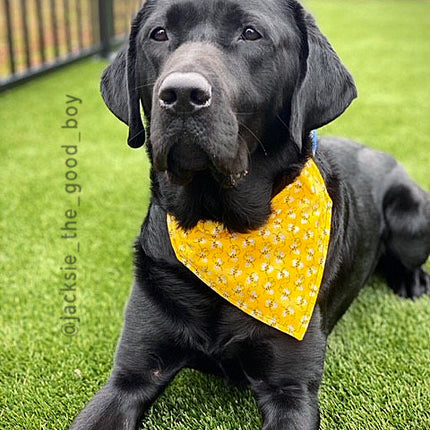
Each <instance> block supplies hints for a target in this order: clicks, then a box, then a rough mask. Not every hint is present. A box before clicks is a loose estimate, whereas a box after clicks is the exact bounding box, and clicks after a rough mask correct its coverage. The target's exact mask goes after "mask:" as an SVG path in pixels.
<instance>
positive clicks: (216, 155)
mask: <svg viewBox="0 0 430 430" xmlns="http://www.w3.org/2000/svg"><path fill="white" fill-rule="evenodd" d="M102 92H103V97H104V100H105V102H106V104H107V105H108V107H109V108H110V109H111V110H112V111H113V113H114V114H115V115H116V116H117V117H118V118H120V119H121V120H122V121H124V122H126V123H127V124H128V125H129V128H130V137H129V144H130V146H132V147H139V146H141V145H143V143H144V141H145V130H144V128H143V125H142V122H141V113H140V103H141V104H142V106H143V111H144V112H145V115H146V120H147V129H146V133H147V150H148V153H149V156H150V159H151V162H152V165H153V169H152V173H151V180H152V198H151V204H150V207H149V211H148V215H147V217H146V219H145V221H144V223H143V226H142V232H141V235H140V237H139V238H138V240H137V241H136V259H135V265H136V272H135V284H134V287H133V291H132V294H131V297H130V301H129V303H128V307H127V311H126V316H125V325H124V329H123V333H122V336H121V340H120V342H119V346H118V350H117V353H116V360H115V367H114V369H113V372H112V376H111V378H110V379H109V381H108V383H107V384H106V385H105V386H104V387H103V388H102V389H101V391H100V392H99V393H98V394H97V395H96V396H95V397H94V398H93V399H92V400H91V402H90V403H89V404H88V405H87V407H86V408H85V409H84V410H83V411H82V412H81V413H80V415H79V416H78V417H77V418H76V420H75V422H74V424H73V425H72V429H74V430H78V429H79V430H84V429H85V430H89V429H93V430H95V429H98V430H109V429H112V430H113V429H124V430H125V429H128V430H130V429H136V428H138V426H139V423H140V421H141V420H142V419H143V416H144V414H145V412H146V411H147V410H148V408H149V407H150V405H151V404H152V403H153V402H154V400H155V399H156V398H157V396H158V395H159V394H160V393H161V392H162V391H163V389H164V388H165V387H166V385H167V384H168V383H169V382H170V381H172V379H173V378H174V377H175V375H176V374H177V373H178V372H179V371H180V370H181V369H182V368H184V367H191V368H196V369H200V370H203V371H207V372H211V373H214V374H217V375H221V376H224V377H227V378H228V379H229V380H233V381H245V382H248V383H249V384H250V385H251V388H252V389H253V391H254V392H255V395H256V398H257V400H258V403H259V406H260V408H261V411H262V415H263V421H264V425H263V428H264V429H266V430H269V429H273V430H274V429H318V427H319V420H320V419H319V409H318V387H319V385H320V381H321V377H322V373H323V365H324V354H325V346H326V339H327V336H328V334H329V333H330V331H331V329H332V328H333V326H334V325H335V323H336V321H337V320H338V319H339V317H340V316H341V315H342V314H343V313H344V312H345V310H346V309H347V308H348V306H349V305H350V303H351V302H352V300H353V299H354V297H356V295H357V293H358V291H359V290H360V288H361V287H362V286H363V285H364V284H365V283H366V281H367V280H368V279H369V277H370V276H371V275H372V273H374V271H375V270H376V269H377V268H378V267H379V268H380V269H381V271H382V273H383V274H384V275H385V276H386V279H387V282H388V283H389V285H390V286H391V288H392V289H393V290H394V291H395V292H396V293H398V294H399V295H401V296H406V297H412V298H417V297H419V296H421V295H422V294H425V293H428V292H429V289H430V277H429V275H428V274H426V273H425V272H424V271H423V269H422V266H423V264H424V263H425V261H426V259H427V257H428V255H429V252H430V196H429V194H428V193H426V192H424V191H423V190H422V189H420V188H419V187H418V186H417V185H416V184H414V183H413V182H412V181H411V180H410V179H409V178H408V176H407V175H406V173H405V172H404V170H403V169H402V168H401V167H400V166H399V165H398V164H397V163H396V161H395V160H393V159H392V158H391V157H389V156H388V155H384V154H381V153H379V152H375V151H372V150H370V149H367V148H365V147H362V146H360V145H358V144H356V143H353V142H350V141H347V140H342V139H321V140H320V142H319V143H320V145H319V149H318V150H317V151H316V152H315V153H313V151H312V139H311V134H310V133H311V131H312V130H314V129H316V128H318V127H321V126H322V125H324V124H326V123H328V122H330V121H332V120H333V119H335V118H336V117H338V116H339V115H340V114H341V113H342V112H343V111H344V110H345V109H346V108H347V107H348V105H349V104H350V103H351V101H352V100H353V99H354V97H355V96H356V89H355V86H354V83H353V80H352V78H351V76H350V75H349V73H348V72H347V70H346V69H345V68H344V66H343V65H342V64H341V62H340V60H339V58H338V57H337V56H336V54H335V52H334V51H333V49H332V48H331V46H330V45H329V43H328V42H327V40H326V39H325V38H324V36H323V35H322V34H321V33H320V31H319V29H318V28H317V26H316V24H315V23H314V21H313V19H312V17H311V16H310V15H309V14H308V13H307V12H306V11H305V10H304V9H303V8H302V7H301V5H300V4H299V3H298V2H296V1H295V0H266V1H260V0H258V1H257V0H246V1H244V0H148V1H147V2H146V4H145V5H144V6H143V8H142V9H141V11H140V12H139V14H138V15H137V17H136V18H135V20H134V21H133V26H132V30H131V35H130V39H129V44H128V46H127V47H126V48H125V49H123V50H122V51H121V52H120V53H119V54H118V56H117V58H116V59H115V61H114V62H113V64H112V65H110V66H109V67H108V68H107V70H106V72H105V73H104V75H103V79H102ZM309 159H313V160H314V161H315V163H316V165H317V166H318V169H319V171H320V173H321V175H322V177H323V178H324V182H325V185H326V189H327V191H328V193H329V195H330V197H331V200H332V202H333V209H332V212H331V230H330V243H329V248H328V253H327V258H326V261H325V268H324V276H323V279H322V282H321V285H320V288H319V292H318V296H317V299H316V305H315V308H314V310H313V314H312V318H311V319H310V323H309V325H308V327H307V330H306V334H305V335H304V338H303V339H302V340H299V339H298V338H296V337H293V336H291V335H290V334H288V333H285V332H284V331H282V330H280V329H277V328H275V327H272V326H270V324H266V323H264V322H261V321H260V320H259V319H257V318H254V317H253V316H250V315H248V313H247V312H243V311H242V310H240V309H238V308H237V307H236V306H234V304H231V303H230V302H229V301H228V300H226V299H225V298H224V297H222V296H221V295H219V294H217V293H216V292H215V291H213V289H212V288H210V287H209V286H208V285H206V284H207V283H204V282H202V281H201V280H200V279H199V277H197V276H196V274H195V272H194V273H193V272H192V271H190V270H189V269H188V268H187V267H185V265H184V264H182V263H181V262H179V261H178V259H177V257H176V254H175V252H174V250H173V248H172V241H171V238H170V237H169V231H168V225H167V221H166V220H167V216H168V214H169V216H172V217H174V219H176V222H177V223H178V224H179V226H181V227H182V228H183V229H185V230H187V231H192V229H193V228H194V227H195V226H196V225H199V224H198V223H199V222H200V221H202V220H210V221H214V222H217V223H218V224H217V225H221V226H223V228H225V229H226V231H227V232H228V234H231V236H232V237H236V236H235V235H237V234H247V232H251V233H250V234H252V232H254V231H257V230H258V229H260V228H261V227H262V226H265V225H266V223H267V222H268V220H269V218H270V217H271V213H272V202H273V199H274V197H275V196H277V195H278V194H279V193H280V192H283V190H284V189H286V187H287V186H288V184H292V183H297V182H296V180H297V178H298V177H299V175H301V173H302V171H303V169H304V166H305V165H306V163H308V160H309ZM283 234H284V236H285V235H288V231H284V232H283ZM290 252H293V251H291V250H290V249H288V248H286V249H285V253H290ZM247 270H248V269H247V267H246V266H245V265H244V266H243V271H244V272H246V271H247ZM224 275H225V277H229V276H233V275H231V274H229V273H225V274H224ZM280 287H282V288H287V287H288V288H293V287H294V286H289V284H288V282H287V281H285V280H280V281H279V285H278V286H276V287H275V288H280Z"/></svg>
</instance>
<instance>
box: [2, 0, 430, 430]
mask: <svg viewBox="0 0 430 430" xmlns="http://www.w3.org/2000/svg"><path fill="white" fill-rule="evenodd" d="M307 5H308V6H309V7H310V9H311V10H312V11H313V12H314V13H315V15H316V16H317V19H318V22H319V24H320V26H321V28H322V29H323V31H324V32H325V33H326V34H327V35H328V37H329V39H330V40H331V42H332V44H333V45H334V47H335V49H336V50H337V51H338V53H339V54H340V56H341V57H342V59H343V61H344V62H345V63H346V64H347V66H348V68H349V69H350V70H351V72H352V74H353V75H354V77H355V79H356V82H357V86H358V89H359V94H360V97H359V99H358V101H355V102H354V104H353V105H352V107H351V108H350V109H349V110H348V111H347V113H346V114H345V115H343V116H342V117H341V118H340V119H339V120H337V121H336V122H335V123H334V124H332V125H329V126H328V127H326V128H325V129H324V130H322V133H326V134H327V133H330V134H337V135H344V136H349V137H352V138H355V139H357V140H359V141H361V142H363V143H366V144H368V145H369V146H373V147H375V148H379V149H382V150H386V151H388V152H390V153H392V154H393V155H395V156H396V157H397V158H398V159H399V160H400V161H401V162H402V163H403V165H404V166H405V167H406V169H407V170H408V172H409V173H410V174H411V176H412V177H413V178H414V179H415V180H417V181H418V182H419V183H420V184H421V185H422V186H423V187H424V188H426V189H427V190H430V177H429V175H428V172H429V165H430V151H429V150H430V145H429V141H428V136H429V135H430V121H429V119H428V116H429V112H430V99H429V97H428V95H429V94H430V82H429V79H428V70H429V58H430V57H429V54H430V52H429V50H430V47H429V44H428V40H430V25H429V24H430V22H429V16H430V14H429V12H430V3H429V2H428V1H410V0H390V1H388V0H387V1H384V2H382V1H372V0H360V1H354V2H345V1H344V0H343V1H342V0H326V1H324V2H317V1H315V0H313V1H308V2H307ZM104 65H105V64H104V63H103V62H101V61H87V62H84V63H80V64H77V65H74V66H72V67H70V68H68V69H65V70H63V71H61V72H57V73H55V74H51V75H48V76H46V77H44V78H41V79H39V80H37V81H34V82H32V83H29V84H26V85H24V86H22V87H21V88H18V89H15V90H12V91H9V92H7V93H5V94H3V95H1V100H0V118H1V128H0V142H1V146H0V151H1V169H0V186H1V189H2V199H1V200H0V204H1V207H0V210H1V219H0V226H1V241H2V242H1V243H2V252H1V254H0V265H1V280H2V289H1V312H0V335H1V339H2V347H1V350H0V362H1V363H2V364H1V368H0V428H4V429H26V430H33V429H55V430H60V429H66V428H68V425H69V424H70V422H71V420H72V419H73V417H74V416H75V415H76V413H77V412H78V411H79V410H80V409H81V408H82V407H83V406H84V404H85V403H86V402H87V401H88V399H89V398H90V397H91V396H92V394H93V393H94V392H95V391H97V389H98V388H100V386H101V385H102V384H103V383H104V382H105V381H106V379H107V377H108V374H109V370H110V367H111V365H112V360H113V353H114V350H115V345H116V342H117V338H118V335H119V333H120V329H121V325H122V312H123V307H124V304H125V302H126V299H127V296H128V292H129V287H130V284H131V282H132V253H131V245H132V242H133V239H134V236H135V235H136V234H137V233H138V230H139V227H140V223H141V221H142V219H143V217H144V215H145V211H146V207H147V202H148V193H149V191H148V164H147V161H146V157H145V156H144V155H143V152H136V151H132V150H130V149H129V148H128V147H127V145H126V135H127V130H126V128H125V126H123V125H121V124H120V123H119V121H117V120H116V119H115V118H114V117H113V116H112V115H111V114H110V113H109V112H108V110H107V108H106V107H105V106H104V105H103V102H102V101H101V99H100V97H99V94H98V79H99V75H100V72H101V70H102V69H103V67H104ZM67 94H69V95H73V96H75V97H79V98H81V99H82V100H83V103H82V105H79V113H78V116H77V118H78V121H79V131H80V132H81V142H80V143H78V154H76V159H77V161H78V165H77V167H76V169H74V170H76V172H77V173H78V175H79V176H78V179H77V181H76V182H78V183H79V184H80V185H81V186H82V192H81V193H80V198H81V204H80V207H79V208H77V195H76V194H74V195H72V194H67V193H66V192H65V191H64V184H65V182H66V181H65V178H64V175H65V173H66V171H67V170H69V169H66V166H65V164H64V163H65V160H66V158H67V157H66V156H65V153H64V149H62V148H61V145H75V144H76V143H77V142H76V136H77V132H76V131H75V130H65V129H62V128H61V126H62V125H63V124H64V123H65V121H66V119H67V117H66V113H65V109H66V103H65V102H66V100H67V97H66V95H67ZM67 209H76V210H77V212H78V216H77V218H76V219H77V220H78V225H77V226H78V239H77V240H65V239H61V235H62V234H63V232H62V231H61V230H60V229H61V227H62V226H64V223H65V222H66V221H67V220H66V219H65V211H66V210H67ZM78 241H79V244H80V249H79V253H78V252H77V242H78ZM69 254H71V255H76V256H77V262H76V267H77V271H76V272H77V275H78V277H77V293H76V295H77V316H78V317H79V318H80V323H79V324H78V326H79V333H78V334H77V336H75V337H72V338H68V337H66V336H65V335H63V334H62V333H61V331H60V328H61V324H60V319H59V318H60V317H61V316H64V313H63V307H64V306H65V303H64V299H63V295H64V293H61V292H60V291H59V290H60V289H61V288H62V286H63V284H64V279H63V277H62V276H63V275H62V274H63V273H64V271H63V272H62V271H61V270H60V267H62V266H64V265H65V264H64V257H65V256H66V255H69ZM429 351H430V298H429V297H425V298H422V299H420V300H417V301H416V302H412V301H409V300H402V299H400V298H398V297H396V296H395V295H394V294H393V293H391V291H390V290H389V289H388V288H387V287H386V286H385V284H384V283H383V282H382V281H381V280H379V279H373V280H372V281H371V283H370V285H369V286H367V287H366V288H365V289H364V290H363V291H362V293H361V294H360V296H359V298H358V300H357V301H355V302H354V304H353V305H352V307H351V308H350V310H349V311H348V312H347V314H346V315H345V316H344V317H343V318H342V320H341V321H340V323H339V324H338V325H337V326H336V328H335V330H334V332H333V334H332V335H331V336H330V338H329V345H328V352H327V359H326V368H325V375H324V381H323V385H322V389H321V394H320V398H321V409H322V428H323V429H324V430H337V429H339V430H340V429H345V430H347V429H369V430H370V429H371V430H373V429H375V430H376V429H377V430H381V429H382V430H388V429H423V430H424V429H428V428H430V412H429V405H430V353H429ZM260 423H261V421H260V417H259V414H258V410H257V407H256V404H255V401H254V399H253V397H252V395H251V394H250V392H249V391H248V390H247V389H245V388H231V387H227V386H225V384H224V383H223V382H222V381H220V380H218V379H217V378H215V377H210V376H206V375H202V374H200V373H198V372H193V371H184V372H182V373H181V374H180V375H179V376H178V377H177V378H176V379H175V381H174V382H173V383H172V384H171V386H170V387H169V388H168V389H167V391H166V393H165V394H164V395H163V396H162V397H161V398H160V400H159V401H158V402H157V403H156V404H155V405H154V406H153V408H152V409H151V412H150V414H149V417H148V419H147V425H146V427H145V428H148V429H156V430H163V429H181V430H185V429H187V430H189V429H217V430H232V429H249V430H251V429H253V430H255V429H257V428H259V425H260Z"/></svg>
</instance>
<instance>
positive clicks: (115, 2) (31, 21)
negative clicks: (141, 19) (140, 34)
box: [0, 0, 143, 90]
mask: <svg viewBox="0 0 430 430" xmlns="http://www.w3.org/2000/svg"><path fill="white" fill-rule="evenodd" d="M0 1H1V2H2V3H3V4H2V5H1V6H0V90H4V89H7V88H10V87H11V86H13V85H16V84H18V83H20V82H23V81H26V80H28V79H31V78H33V77H35V76H38V75H41V74H43V73H46V72H47V71H49V70H53V69H56V68H58V67H62V66H64V65H66V64H70V63H72V62H74V61H77V60H80V59H82V58H86V57H89V56H91V55H94V54H100V55H102V56H105V57H106V56H108V55H109V53H110V52H111V50H112V49H113V48H114V47H115V46H117V45H118V44H119V43H121V42H122V41H123V40H125V38H126V37H127V35H128V32H129V29H130V21H131V18H132V16H133V15H134V14H135V13H136V11H137V10H138V9H139V7H140V5H141V4H142V3H143V1H142V0H0ZM1 8H2V9H3V10H1Z"/></svg>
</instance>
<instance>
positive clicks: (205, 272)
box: [168, 160, 332, 340]
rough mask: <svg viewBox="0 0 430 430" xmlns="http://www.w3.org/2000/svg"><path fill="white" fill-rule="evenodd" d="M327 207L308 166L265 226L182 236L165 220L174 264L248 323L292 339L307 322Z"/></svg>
mask: <svg viewBox="0 0 430 430" xmlns="http://www.w3.org/2000/svg"><path fill="white" fill-rule="evenodd" d="M331 209H332V202H331V199H330V197H329V196H328V193H327V191H326V188H325V184H324V181H323V179H322V177H321V175H320V173H319V170H318V168H317V166H316V165H315V163H314V162H313V161H312V160H310V161H308V163H307V164H306V166H305V168H304V169H303V171H302V173H301V174H300V176H299V177H298V178H297V179H296V180H295V181H294V182H293V183H292V184H290V185H288V186H287V187H286V188H285V189H284V190H283V191H282V192H281V193H279V194H278V195H277V196H275V198H274V199H273V201H272V214H271V216H270V218H269V220H268V222H267V223H266V225H265V226H264V227H262V228H260V229H259V230H256V231H253V232H250V233H246V234H239V233H230V232H229V231H228V230H227V229H226V228H225V227H224V226H223V225H222V224H220V223H217V222H213V221H201V222H199V223H198V225H197V226H196V227H195V228H193V229H191V230H188V231H184V230H182V229H181V228H180V227H179V226H178V224H177V223H176V221H175V219H174V218H173V217H172V216H168V228H169V235H170V239H171V243H172V246H173V249H174V251H175V254H176V256H177V258H178V260H179V261H180V262H181V263H182V264H184V265H185V266H186V267H187V268H188V269H189V270H190V271H191V272H193V273H194V274H195V275H196V276H198V277H199V278H200V279H201V280H202V281H203V282H204V283H205V284H206V285H207V286H208V287H210V288H212V289H213V290H214V291H216V292H217V293H218V294H219V295H220V296H222V297H223V298H224V299H226V300H228V301H229V302H230V303H232V304H233V305H235V306H236V307H238V308H239V309H241V310H242V311H243V312H245V313H247V314H248V315H251V316H252V317H254V318H256V319H258V320H260V321H262V322H264V323H265V324H268V325H270V326H272V327H274V328H276V329H278V330H281V331H282V332H285V333H288V334H290V335H291V336H293V337H295V338H296V339H298V340H301V339H303V336H304V334H305V333H306V330H307V327H308V325H309V322H310V318H311V316H312V312H313V309H314V306H315V303H316V299H317V296H318V291H319V287H320V284H321V280H322V276H323V273H324V265H325V260H326V256H327V250H328V244H329V238H330V223H331Z"/></svg>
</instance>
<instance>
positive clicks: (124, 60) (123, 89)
mask: <svg viewBox="0 0 430 430" xmlns="http://www.w3.org/2000/svg"><path fill="white" fill-rule="evenodd" d="M139 23H140V14H138V15H137V16H136V18H135V19H134V21H133V25H132V29H131V33H130V38H129V41H128V44H127V45H125V46H123V47H122V48H121V50H120V51H119V52H118V54H117V56H116V57H115V59H114V60H113V62H112V63H111V64H110V65H109V66H108V67H107V68H106V70H105V71H104V73H103V75H102V79H101V85H100V87H101V93H102V96H103V100H104V102H105V103H106V105H107V106H108V108H109V109H110V110H111V111H112V112H113V113H114V115H115V116H116V117H117V118H119V119H120V120H121V121H123V122H125V123H126V124H128V127H129V134H128V144H129V145H130V146H131V147H132V148H140V147H141V146H142V145H143V144H144V143H145V129H144V127H143V123H142V118H141V113H140V98H139V92H138V90H137V84H136V35H137V32H138V31H139V28H140V24H139Z"/></svg>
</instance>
